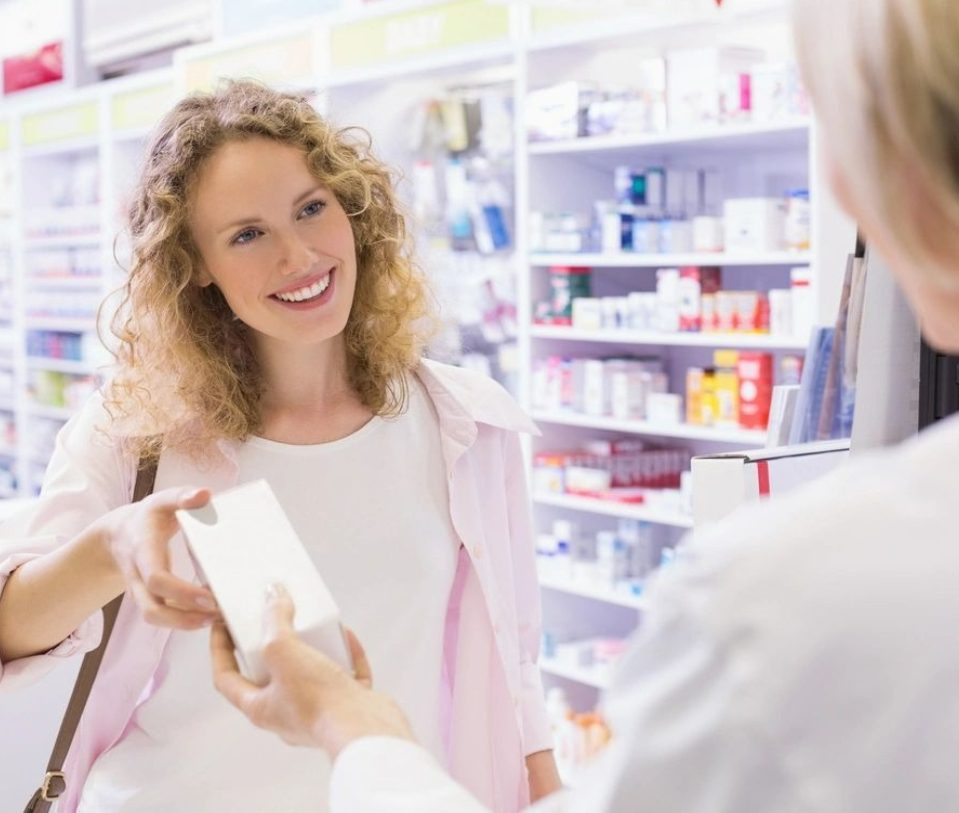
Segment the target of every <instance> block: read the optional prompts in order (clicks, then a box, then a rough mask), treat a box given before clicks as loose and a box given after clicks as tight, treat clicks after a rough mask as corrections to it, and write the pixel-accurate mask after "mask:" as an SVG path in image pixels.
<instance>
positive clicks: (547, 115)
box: [526, 81, 598, 141]
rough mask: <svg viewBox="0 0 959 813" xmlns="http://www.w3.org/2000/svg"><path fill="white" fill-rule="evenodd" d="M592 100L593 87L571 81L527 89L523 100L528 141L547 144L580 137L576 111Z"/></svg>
mask: <svg viewBox="0 0 959 813" xmlns="http://www.w3.org/2000/svg"><path fill="white" fill-rule="evenodd" d="M596 98H598V94H597V91H596V88H595V86H593V85H590V84H587V83H583V82H575V81H569V82H561V83H559V84H556V85H551V86H550V87H545V88H540V89H537V90H531V91H530V92H529V95H528V96H527V97H526V115H527V122H528V128H529V138H530V140H531V141H544V140H546V141H548V140H552V139H566V138H576V137H578V136H580V135H584V133H582V132H580V118H581V117H580V110H583V109H585V108H586V107H587V106H588V105H589V104H590V102H591V101H593V100H594V99H596Z"/></svg>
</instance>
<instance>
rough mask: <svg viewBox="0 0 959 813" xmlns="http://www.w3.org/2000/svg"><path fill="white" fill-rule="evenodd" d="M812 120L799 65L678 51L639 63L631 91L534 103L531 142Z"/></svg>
mask: <svg viewBox="0 0 959 813" xmlns="http://www.w3.org/2000/svg"><path fill="white" fill-rule="evenodd" d="M809 112H810V106H809V100H808V97H807V95H806V92H805V89H804V88H803V87H802V82H801V81H800V79H799V72H798V69H797V66H796V65H795V63H794V62H791V61H782V60H776V61H771V60H768V59H767V56H766V54H764V53H763V52H762V51H761V50H759V49H753V48H742V47H713V48H690V49H681V50H674V51H670V52H668V53H667V54H665V55H664V56H649V57H647V58H645V59H640V60H639V61H638V62H637V63H636V64H635V65H634V67H633V71H632V81H631V82H630V83H629V84H626V83H608V84H607V83H600V82H596V81H573V80H570V81H563V82H559V83H556V84H553V85H549V86H546V87H542V88H539V89H536V90H533V91H531V92H530V93H529V95H528V98H527V117H528V118H527V120H528V135H529V139H530V141H551V140H563V139H573V138H586V137H592V136H603V135H638V134H642V133H659V132H664V131H667V130H682V129H690V128H696V127H703V126H709V125H721V124H728V123H740V122H756V123H775V122H778V121H788V120H790V119H795V118H798V117H804V116H808V115H809Z"/></svg>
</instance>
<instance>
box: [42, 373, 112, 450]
mask: <svg viewBox="0 0 959 813" xmlns="http://www.w3.org/2000/svg"><path fill="white" fill-rule="evenodd" d="M96 387H97V384H96V379H95V377H94V376H90V375H73V374H70V373H61V372H56V371H53V370H31V371H30V372H29V374H28V379H27V392H28V394H29V397H30V400H31V401H32V402H33V403H35V404H38V405H40V406H47V407H55V408H66V409H72V410H76V409H79V408H80V407H81V406H83V403H84V401H86V399H87V398H88V397H89V396H90V395H92V394H93V393H94V392H95V390H96ZM51 451H52V447H51Z"/></svg>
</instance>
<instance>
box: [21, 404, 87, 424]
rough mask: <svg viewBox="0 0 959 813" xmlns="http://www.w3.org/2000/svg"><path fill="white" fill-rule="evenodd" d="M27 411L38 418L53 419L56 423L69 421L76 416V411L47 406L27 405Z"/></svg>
mask: <svg viewBox="0 0 959 813" xmlns="http://www.w3.org/2000/svg"><path fill="white" fill-rule="evenodd" d="M27 411H28V412H29V413H30V414H31V415H33V416H35V417H37V418H51V419H52V420H55V421H68V420H70V418H72V417H73V416H74V415H75V414H76V410H73V409H68V408H67V407H56V406H47V405H46V404H35V403H29V404H27Z"/></svg>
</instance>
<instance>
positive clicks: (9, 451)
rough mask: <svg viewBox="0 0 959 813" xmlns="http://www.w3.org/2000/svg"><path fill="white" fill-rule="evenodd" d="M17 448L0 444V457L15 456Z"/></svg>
mask: <svg viewBox="0 0 959 813" xmlns="http://www.w3.org/2000/svg"><path fill="white" fill-rule="evenodd" d="M16 456H17V450H16V448H14V447H12V446H0V457H16Z"/></svg>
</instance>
